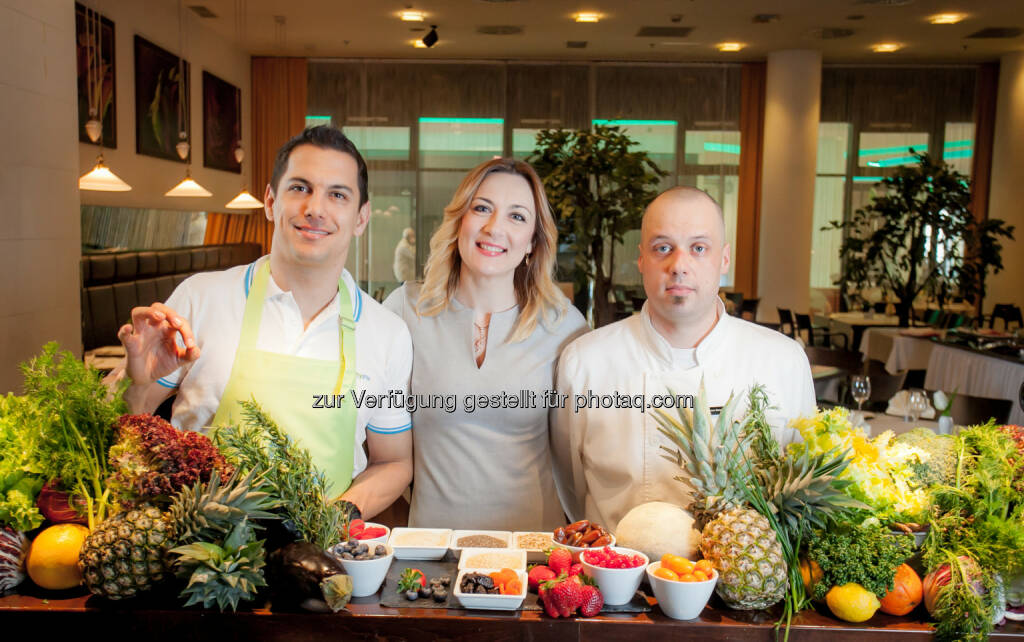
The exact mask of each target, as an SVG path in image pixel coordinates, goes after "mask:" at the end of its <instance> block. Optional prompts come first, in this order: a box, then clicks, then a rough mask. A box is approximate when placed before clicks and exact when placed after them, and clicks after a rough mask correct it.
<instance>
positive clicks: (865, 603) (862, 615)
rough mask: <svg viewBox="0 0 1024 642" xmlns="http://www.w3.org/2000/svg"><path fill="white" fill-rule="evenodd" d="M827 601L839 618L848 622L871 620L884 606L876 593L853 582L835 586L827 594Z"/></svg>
mask: <svg viewBox="0 0 1024 642" xmlns="http://www.w3.org/2000/svg"><path fill="white" fill-rule="evenodd" d="M825 603H826V604H828V608H829V609H831V610H832V613H833V614H834V615H835V616H836V617H837V618H839V619H840V620H846V621H847V622H865V621H867V620H870V619H871V616H872V615H874V614H875V611H877V610H878V608H879V607H880V606H882V604H881V602H879V601H878V598H877V597H876V596H875V594H874V593H872V592H871V591H869V590H867V589H866V588H864V587H863V586H861V585H860V584H855V583H853V582H850V583H849V584H843V585H842V586H833V587H832V588H831V589H830V590H829V592H828V593H827V594H826V595H825Z"/></svg>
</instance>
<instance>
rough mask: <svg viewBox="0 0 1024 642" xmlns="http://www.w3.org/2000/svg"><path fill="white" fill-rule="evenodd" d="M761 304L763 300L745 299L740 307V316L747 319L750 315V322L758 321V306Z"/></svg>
mask: <svg viewBox="0 0 1024 642" xmlns="http://www.w3.org/2000/svg"><path fill="white" fill-rule="evenodd" d="M760 303H761V299H760V298H758V299H743V304H742V305H741V306H740V313H739V316H740V317H742V318H744V319H746V318H747V317H746V315H747V313H750V318H749V319H747V320H748V321H757V306H758V305H759V304H760Z"/></svg>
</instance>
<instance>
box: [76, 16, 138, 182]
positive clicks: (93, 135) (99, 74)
mask: <svg viewBox="0 0 1024 642" xmlns="http://www.w3.org/2000/svg"><path fill="white" fill-rule="evenodd" d="M102 29H103V25H102V23H101V20H100V13H99V11H98V10H93V9H89V8H88V7H86V8H85V37H86V45H85V46H86V59H87V63H86V83H85V86H86V99H87V100H88V101H89V116H90V118H89V121H88V122H87V123H85V131H86V133H87V134H88V135H89V140H91V141H92V142H94V143H96V144H97V145H99V148H100V153H99V155H97V156H96V165H95V166H94V167H93V168H92V170H91V171H89V172H86V173H85V174H83V175H82V176H80V177H79V178H78V189H85V190H93V191H97V192H127V191H130V190H131V188H132V186H131V185H129V184H128V183H125V182H124V181H123V180H121V179H120V177H118V176H117V174H115V173H114V172H112V171H110V168H109V167H107V166H106V165H105V164H104V163H103V122H102V121H101V120H99V118H97V116H98V115H99V103H100V102H101V98H102V94H103V76H104V71H103V31H102Z"/></svg>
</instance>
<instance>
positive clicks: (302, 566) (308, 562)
mask: <svg viewBox="0 0 1024 642" xmlns="http://www.w3.org/2000/svg"><path fill="white" fill-rule="evenodd" d="M267 581H268V583H269V584H270V587H271V588H272V589H273V591H274V594H275V595H276V597H275V601H277V602H278V603H282V602H283V603H284V604H288V605H293V606H299V607H301V608H304V609H306V610H307V611H319V612H326V611H328V610H331V611H340V610H341V609H342V608H344V607H345V605H346V604H348V602H349V600H350V599H351V598H352V578H350V577H349V576H348V575H346V574H345V569H344V568H343V567H342V565H341V562H339V561H338V560H337V559H335V558H334V556H332V555H330V554H329V553H327V551H325V550H324V549H322V548H320V547H319V546H317V545H316V544H310V543H309V542H292V543H291V544H288V545H286V546H284V547H282V548H279V549H277V550H276V551H274V552H273V553H271V554H270V555H269V556H268V557H267Z"/></svg>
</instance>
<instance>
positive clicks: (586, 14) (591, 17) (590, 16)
mask: <svg viewBox="0 0 1024 642" xmlns="http://www.w3.org/2000/svg"><path fill="white" fill-rule="evenodd" d="M602 17H603V16H602V15H601V14H599V13H597V12H596V11H581V12H579V13H577V14H575V15H574V16H573V20H575V21H576V22H600V21H601V18H602Z"/></svg>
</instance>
